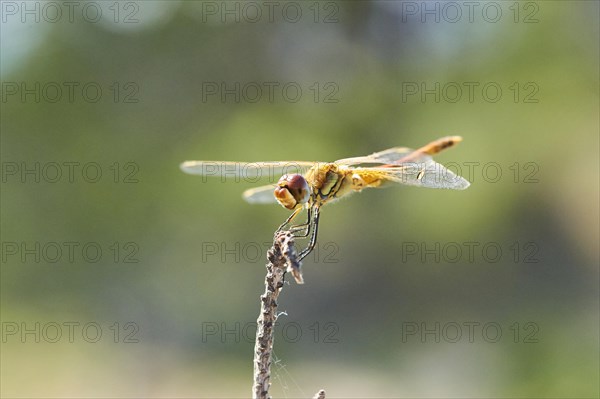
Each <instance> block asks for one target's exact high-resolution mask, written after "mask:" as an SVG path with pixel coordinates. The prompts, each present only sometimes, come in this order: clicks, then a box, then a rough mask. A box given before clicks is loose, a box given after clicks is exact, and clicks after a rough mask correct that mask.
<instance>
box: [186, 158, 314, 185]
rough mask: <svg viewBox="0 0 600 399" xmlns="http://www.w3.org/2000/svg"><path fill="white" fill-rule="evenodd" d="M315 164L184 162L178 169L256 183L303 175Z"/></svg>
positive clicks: (295, 162)
mask: <svg viewBox="0 0 600 399" xmlns="http://www.w3.org/2000/svg"><path fill="white" fill-rule="evenodd" d="M314 164H315V162H306V161H272V162H226V161H185V162H183V163H182V164H181V165H180V168H181V170H182V171H184V172H185V173H189V174H192V175H201V176H216V177H223V178H226V177H235V178H242V179H247V180H248V181H257V180H258V179H261V178H269V179H270V180H271V181H274V180H277V179H279V178H280V177H281V175H284V174H286V173H290V174H291V173H301V174H302V173H304V172H305V171H306V170H308V169H309V168H310V167H311V166H313V165H314Z"/></svg>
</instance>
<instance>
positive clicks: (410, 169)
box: [355, 160, 471, 190]
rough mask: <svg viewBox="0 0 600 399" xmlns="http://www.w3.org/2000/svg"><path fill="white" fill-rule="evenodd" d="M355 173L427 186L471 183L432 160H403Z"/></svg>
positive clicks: (455, 187) (460, 186)
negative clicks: (395, 163)
mask: <svg viewBox="0 0 600 399" xmlns="http://www.w3.org/2000/svg"><path fill="white" fill-rule="evenodd" d="M355 173H358V174H359V175H361V174H366V175H370V176H377V177H378V178H379V179H381V180H383V181H389V182H393V183H399V184H406V185H409V186H419V187H427V188H446V189H452V190H464V189H466V188H467V187H469V186H470V185H471V183H469V182H468V181H467V180H466V179H464V178H463V177H461V176H458V175H457V174H455V173H454V172H452V171H451V170H449V169H447V168H446V167H445V166H443V165H441V164H439V163H437V162H435V161H432V160H428V161H425V162H403V163H402V164H400V165H398V166H391V167H390V166H387V167H374V168H356V169H355Z"/></svg>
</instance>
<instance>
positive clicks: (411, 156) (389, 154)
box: [335, 136, 462, 165]
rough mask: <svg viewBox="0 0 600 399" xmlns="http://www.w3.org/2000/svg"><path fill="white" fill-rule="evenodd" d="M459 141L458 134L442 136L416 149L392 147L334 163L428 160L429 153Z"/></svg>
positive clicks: (382, 162) (434, 152)
mask: <svg viewBox="0 0 600 399" xmlns="http://www.w3.org/2000/svg"><path fill="white" fill-rule="evenodd" d="M461 141H462V138H461V137H460V136H448V137H442V138H439V139H437V140H434V141H432V142H431V143H429V144H426V145H425V146H423V147H421V148H419V149H418V150H413V149H412V148H407V147H393V148H389V149H387V150H383V151H379V152H376V153H374V154H371V155H367V156H364V157H355V158H344V159H340V160H339V161H335V163H336V164H342V165H359V164H400V163H404V162H428V161H430V160H431V156H430V155H434V154H437V153H439V152H441V151H443V150H444V149H446V148H448V147H451V146H453V145H455V144H457V143H460V142H461Z"/></svg>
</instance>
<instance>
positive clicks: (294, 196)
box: [275, 174, 310, 209]
mask: <svg viewBox="0 0 600 399" xmlns="http://www.w3.org/2000/svg"><path fill="white" fill-rule="evenodd" d="M275 198H276V199H277V202H278V203H279V204H280V205H281V206H283V207H284V208H287V209H295V208H297V207H298V206H302V205H304V204H305V203H306V202H308V199H309V198H310V189H309V187H308V183H307V182H306V179H305V178H304V177H303V176H302V175H299V174H291V175H283V176H281V178H280V179H279V181H278V182H277V188H275Z"/></svg>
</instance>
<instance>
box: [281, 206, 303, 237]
mask: <svg viewBox="0 0 600 399" xmlns="http://www.w3.org/2000/svg"><path fill="white" fill-rule="evenodd" d="M300 211H302V208H298V209H296V210H295V211H294V212H293V213H292V214H291V215H290V216H289V217H288V218H287V219H286V220H285V222H283V224H282V225H281V226H279V228H278V229H277V231H275V234H276V235H277V233H279V232H280V231H282V230H283V228H284V227H285V226H287V225H288V224H290V222H291V221H292V220H294V218H295V217H296V216H298V214H299V213H300Z"/></svg>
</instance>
